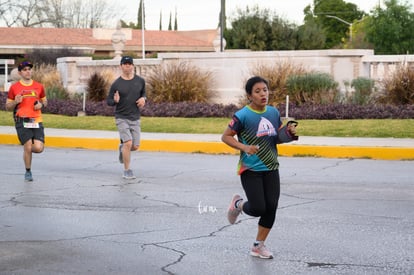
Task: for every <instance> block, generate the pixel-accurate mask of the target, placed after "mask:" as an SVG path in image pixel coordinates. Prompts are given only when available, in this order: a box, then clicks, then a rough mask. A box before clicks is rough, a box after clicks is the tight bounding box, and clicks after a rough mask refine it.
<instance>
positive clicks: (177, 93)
mask: <svg viewBox="0 0 414 275" xmlns="http://www.w3.org/2000/svg"><path fill="white" fill-rule="evenodd" d="M146 84H147V87H146V89H147V94H148V97H149V98H150V99H151V100H152V101H154V102H156V103H159V102H185V101H188V102H209V101H210V99H211V97H212V96H213V90H212V85H213V84H214V83H213V77H212V73H211V72H208V71H202V70H200V69H199V68H197V67H196V66H194V65H191V64H190V63H187V62H179V63H170V64H166V65H163V66H161V67H157V68H155V69H153V70H152V71H151V72H150V73H149V76H148V77H146Z"/></svg>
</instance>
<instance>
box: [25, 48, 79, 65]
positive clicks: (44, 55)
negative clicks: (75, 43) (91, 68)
mask: <svg viewBox="0 0 414 275" xmlns="http://www.w3.org/2000/svg"><path fill="white" fill-rule="evenodd" d="M68 56H85V54H84V53H83V52H82V51H81V50H78V49H72V48H60V49H56V48H48V49H44V48H43V49H41V48H36V49H33V50H32V51H31V52H29V53H28V54H27V55H26V56H25V59H28V60H30V61H31V62H32V63H33V64H35V65H42V64H46V65H56V60H57V59H58V58H59V57H68ZM18 63H19V62H18Z"/></svg>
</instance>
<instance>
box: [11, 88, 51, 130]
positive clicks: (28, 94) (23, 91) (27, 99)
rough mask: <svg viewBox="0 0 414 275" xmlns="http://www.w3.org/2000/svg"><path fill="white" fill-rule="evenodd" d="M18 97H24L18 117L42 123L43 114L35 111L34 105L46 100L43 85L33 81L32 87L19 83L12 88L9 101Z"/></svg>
mask: <svg viewBox="0 0 414 275" xmlns="http://www.w3.org/2000/svg"><path fill="white" fill-rule="evenodd" d="M16 95H21V96H22V97H23V100H22V102H21V103H20V104H19V105H18V106H17V112H16V116H18V117H22V118H35V119H36V122H42V112H41V110H35V109H34V105H35V102H36V101H40V100H41V99H45V98H46V93H45V89H44V87H43V85H42V84H40V83H39V82H36V81H34V80H32V81H31V83H30V85H26V84H24V83H23V82H22V81H18V82H16V83H14V84H13V85H11V86H10V89H9V93H8V96H7V100H8V101H9V100H10V101H11V100H14V99H15V97H16Z"/></svg>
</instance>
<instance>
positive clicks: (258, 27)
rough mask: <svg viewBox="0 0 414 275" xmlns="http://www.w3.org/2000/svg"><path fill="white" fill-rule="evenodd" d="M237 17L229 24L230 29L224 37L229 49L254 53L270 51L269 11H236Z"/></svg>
mask: <svg viewBox="0 0 414 275" xmlns="http://www.w3.org/2000/svg"><path fill="white" fill-rule="evenodd" d="M237 13H238V17H237V18H236V19H235V20H234V21H232V22H231V29H229V30H225V32H224V36H225V38H226V41H227V46H226V47H227V48H229V49H250V50H254V51H265V50H271V49H272V48H271V33H272V25H271V21H270V19H269V18H271V16H270V11H269V10H267V9H265V10H260V9H259V7H258V6H257V5H256V6H255V7H253V9H250V8H249V7H246V10H245V11H242V10H241V9H239V10H237Z"/></svg>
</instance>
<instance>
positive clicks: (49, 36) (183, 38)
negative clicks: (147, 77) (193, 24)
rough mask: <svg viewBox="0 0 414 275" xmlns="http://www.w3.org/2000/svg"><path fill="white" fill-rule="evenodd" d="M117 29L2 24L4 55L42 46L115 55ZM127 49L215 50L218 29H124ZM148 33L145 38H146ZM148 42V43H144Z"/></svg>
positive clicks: (17, 54)
mask: <svg viewBox="0 0 414 275" xmlns="http://www.w3.org/2000/svg"><path fill="white" fill-rule="evenodd" d="M115 31H116V29H65V28H0V37H1V38H2V39H1V41H0V59H14V58H16V57H21V56H23V55H24V54H26V53H28V52H30V50H33V49H38V48H71V49H77V50H81V51H84V52H85V53H86V54H93V55H95V56H103V57H113V56H114V55H115V54H114V48H113V45H112V36H113V34H114V32H115ZM121 31H122V33H123V35H124V37H125V47H124V49H123V51H124V52H125V53H129V54H132V53H133V54H135V56H137V57H141V56H142V50H143V46H144V50H145V53H146V55H152V54H154V53H160V52H214V51H215V50H216V49H215V47H214V45H215V44H217V39H220V37H219V36H218V31H217V30H198V31H151V30H146V31H144V35H143V33H142V31H141V30H135V29H121ZM143 37H144V40H143V39H142V38H143ZM143 42H144V43H143Z"/></svg>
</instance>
